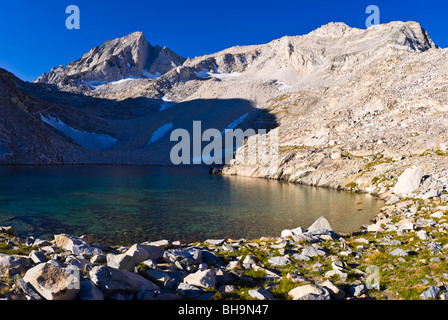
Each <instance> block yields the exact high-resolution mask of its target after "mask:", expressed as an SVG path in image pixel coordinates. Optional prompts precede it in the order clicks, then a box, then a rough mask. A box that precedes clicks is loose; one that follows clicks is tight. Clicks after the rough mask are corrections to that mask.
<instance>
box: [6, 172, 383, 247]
mask: <svg viewBox="0 0 448 320" xmlns="http://www.w3.org/2000/svg"><path fill="white" fill-rule="evenodd" d="M0 191H1V192H0V225H11V226H13V227H14V228H15V229H16V230H17V231H18V232H19V234H20V235H21V236H22V237H23V236H28V235H34V236H36V237H41V238H52V235H53V234H57V233H69V234H73V235H81V234H87V233H88V234H92V235H93V236H94V238H95V240H96V241H97V242H107V243H117V244H118V243H119V244H131V243H135V242H140V241H146V240H159V239H170V240H180V241H182V242H190V241H202V240H206V239H211V238H214V239H218V238H233V239H238V238H243V237H244V238H246V239H252V238H259V237H261V236H280V233H281V231H282V230H283V229H292V228H296V227H299V226H301V227H303V228H306V227H308V226H309V225H310V224H312V223H313V222H314V221H315V220H316V219H317V218H318V217H320V216H325V217H326V218H327V219H328V220H329V222H330V224H331V225H332V227H333V229H334V230H335V231H339V232H353V231H356V230H359V229H360V227H361V225H363V224H367V223H369V221H370V219H372V218H373V217H374V216H375V215H376V214H377V213H378V212H379V209H380V208H381V206H382V203H381V202H380V201H377V200H376V199H375V198H374V197H371V196H369V195H362V194H354V193H347V192H339V191H335V190H329V189H323V188H316V187H308V186H301V185H296V184H290V183H285V182H279V181H273V180H265V179H256V178H244V177H227V176H217V175H210V174H208V169H207V168H204V167H149V166H55V167H27V166H17V167H15V166H5V167H0Z"/></svg>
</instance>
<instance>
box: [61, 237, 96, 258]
mask: <svg viewBox="0 0 448 320" xmlns="http://www.w3.org/2000/svg"><path fill="white" fill-rule="evenodd" d="M54 239H55V243H56V246H58V247H60V248H62V249H64V250H69V251H71V252H73V253H74V254H78V255H87V256H93V255H95V254H96V255H100V254H102V253H103V252H102V251H101V250H100V249H98V248H95V247H91V246H90V244H89V243H88V242H87V241H86V240H85V239H82V238H79V237H75V236H72V235H68V234H58V235H55V236H54Z"/></svg>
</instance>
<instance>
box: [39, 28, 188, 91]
mask: <svg viewBox="0 0 448 320" xmlns="http://www.w3.org/2000/svg"><path fill="white" fill-rule="evenodd" d="M184 61H185V58H183V57H180V56H179V55H177V54H176V53H174V52H173V51H171V50H170V49H168V48H166V47H163V48H162V47H160V46H155V47H154V46H152V45H151V44H150V43H149V42H148V41H147V40H146V38H145V36H144V34H143V32H140V31H138V32H134V33H131V34H129V35H126V36H124V37H122V38H117V39H114V40H108V41H106V42H104V43H103V44H102V45H101V46H99V47H95V48H92V49H91V50H90V51H89V52H87V53H85V54H84V55H83V56H82V57H81V58H80V59H78V60H75V61H73V62H71V63H69V64H68V65H67V67H65V68H64V67H63V66H59V67H56V68H53V69H52V70H51V71H50V72H49V73H45V74H43V75H42V76H40V77H39V78H38V79H37V80H36V81H35V82H41V83H50V84H56V85H58V86H79V85H83V84H88V83H91V82H98V83H101V82H111V81H117V80H121V79H124V78H129V77H134V78H139V77H143V76H146V77H150V78H151V77H155V76H159V75H162V74H164V73H166V72H167V71H168V70H170V69H171V68H173V67H174V66H178V65H181V64H182V63H183V62H184Z"/></svg>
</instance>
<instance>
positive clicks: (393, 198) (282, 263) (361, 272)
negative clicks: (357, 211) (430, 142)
mask: <svg viewBox="0 0 448 320" xmlns="http://www.w3.org/2000/svg"><path fill="white" fill-rule="evenodd" d="M422 185H425V181H424V176H423V174H422V171H421V169H420V168H418V167H411V168H408V170H406V171H405V172H404V173H403V174H402V175H401V176H400V177H399V179H398V181H397V183H396V184H395V186H394V187H393V188H392V189H391V190H390V192H389V193H388V194H387V195H383V196H382V199H383V200H384V201H385V202H386V205H385V206H384V207H383V208H382V210H381V212H380V214H379V215H378V216H377V217H375V219H373V222H374V223H373V224H371V225H368V226H364V227H365V228H364V229H365V230H363V231H360V232H356V233H353V234H338V233H336V232H334V231H333V230H332V228H331V226H330V224H329V223H328V221H327V220H326V219H325V218H324V217H321V218H319V219H317V220H316V221H315V222H314V223H313V224H312V225H311V226H309V227H308V229H306V230H305V229H302V228H300V227H299V228H296V229H291V230H283V231H282V233H281V235H280V237H274V238H266V237H262V238H260V239H256V240H246V239H239V240H232V239H227V240H225V239H220V240H207V241H205V242H201V243H199V242H198V243H192V244H181V243H179V242H172V241H168V240H160V241H155V242H144V243H137V244H134V245H132V246H130V247H109V246H104V245H99V244H95V243H94V242H93V239H91V237H89V236H81V237H75V236H71V235H66V234H59V235H55V236H54V239H53V240H51V241H48V240H42V239H35V238H33V237H29V238H26V239H21V238H19V237H18V235H17V233H16V232H15V231H14V229H13V228H12V227H2V228H1V229H0V233H1V236H2V239H1V242H0V251H1V252H3V253H0V268H1V269H2V280H1V282H0V295H1V297H2V298H3V299H37V300H39V299H48V300H68V299H82V300H103V299H117V300H131V299H139V300H172V299H187V300H209V299H243V300H246V299H268V300H270V299H296V300H297V299H298V300H329V299H447V298H448V273H447V272H446V270H447V266H448V255H447V253H446V251H447V249H448V233H447V229H448V220H447V219H446V213H447V212H448V206H447V203H446V200H447V199H446V193H444V192H442V193H439V194H435V193H434V194H431V196H430V197H427V196H419V194H415V192H416V190H417V189H418V188H422ZM423 189H425V188H423ZM427 192H429V191H426V189H425V194H427ZM411 196H412V197H411Z"/></svg>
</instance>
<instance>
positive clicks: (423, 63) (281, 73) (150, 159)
mask: <svg viewBox="0 0 448 320" xmlns="http://www.w3.org/2000/svg"><path fill="white" fill-rule="evenodd" d="M447 73H448V66H447V59H446V50H443V49H440V48H438V47H437V46H436V45H435V44H434V43H433V42H432V40H431V39H430V37H429V36H428V34H427V32H426V31H425V30H424V29H423V28H422V27H421V26H420V25H419V24H418V23H416V22H391V23H388V24H384V25H377V26H373V27H371V28H369V29H366V30H363V29H356V28H350V27H349V26H347V25H346V24H344V23H330V24H328V25H325V26H322V27H321V28H319V29H317V30H315V31H313V32H310V33H309V34H306V35H303V36H294V37H290V36H287V37H283V38H281V39H277V40H273V41H271V42H269V43H267V44H261V45H252V46H241V47H232V48H229V49H226V50H223V51H220V52H217V53H214V54H211V55H206V56H202V57H196V58H194V59H190V58H189V59H184V58H181V57H179V56H177V55H176V54H175V53H173V52H171V51H170V50H169V49H164V48H160V47H152V46H151V45H150V44H149V43H148V42H147V41H146V39H145V38H144V36H143V34H142V33H138V32H137V33H133V34H131V35H128V36H126V37H123V38H119V39H115V40H111V41H106V42H105V43H104V44H103V45H102V46H100V47H96V48H94V49H92V50H91V51H90V52H88V53H86V54H85V55H84V56H83V57H82V58H81V59H79V60H76V61H74V62H72V63H70V64H69V65H67V67H66V68H63V67H60V68H57V69H53V70H52V71H51V72H50V73H47V74H44V75H42V76H41V77H40V78H39V79H37V80H36V82H35V83H23V82H20V81H18V80H17V81H13V83H14V85H15V86H16V88H17V90H19V91H20V92H23V93H24V94H26V95H27V96H29V97H30V98H31V99H34V100H33V101H36V103H35V104H36V105H38V104H42V106H45V107H42V108H36V110H35V111H34V113H33V121H35V122H38V123H39V125H38V126H34V127H33V126H31V128H34V129H35V130H36V132H41V129H40V128H42V127H43V128H45V130H50V131H51V132H52V134H50V133H48V134H47V133H45V134H43V135H44V136H48V138H47V139H48V141H39V142H38V143H35V144H34V147H35V148H40V147H42V150H45V151H43V152H42V153H41V154H45V153H46V152H49V153H51V152H53V153H54V154H57V152H56V151H51V152H50V151H47V149H45V148H48V145H50V144H51V143H53V141H54V139H56V138H53V133H54V131H55V130H56V133H57V135H58V139H63V140H67V142H65V143H68V144H67V148H69V146H70V145H71V144H73V143H74V144H75V145H76V146H77V147H76V148H78V149H76V150H78V151H77V152H76V157H75V156H73V157H72V158H70V159H72V161H73V162H79V163H83V162H88V163H91V162H95V161H96V162H98V163H105V162H110V163H138V164H143V163H144V164H170V160H169V151H170V148H171V147H172V146H173V143H172V142H171V141H169V136H170V131H171V130H175V129H176V128H184V129H187V130H191V127H192V123H193V121H195V120H201V121H202V122H203V124H204V127H203V129H204V130H205V129H206V128H217V129H219V130H223V129H224V128H225V127H226V126H227V125H229V124H231V123H233V122H234V121H236V120H237V119H244V121H242V122H241V123H240V124H239V125H240V126H241V127H243V128H248V127H255V128H267V129H273V128H276V129H277V130H278V132H279V138H280V147H281V150H283V151H284V153H283V154H282V157H287V158H288V157H289V158H288V159H289V160H288V161H287V163H288V165H286V164H283V165H281V166H280V168H269V167H267V168H261V167H257V166H255V167H253V168H243V167H238V166H236V165H234V166H231V167H230V169H229V168H227V169H228V172H229V173H231V172H233V173H240V174H249V175H257V176H266V175H268V176H272V177H278V176H282V175H286V174H287V175H289V176H296V175H295V174H294V175H292V174H293V173H294V172H295V173H297V175H299V176H300V173H299V171H298V170H296V169H297V166H299V165H300V164H301V163H302V162H303V161H302V160H303V159H302V158H300V157H298V156H297V157H298V158H297V162H295V161H291V159H292V158H291V157H292V155H296V153H294V152H292V151H294V150H300V152H302V153H305V155H306V156H309V157H310V158H312V155H313V154H314V153H313V152H316V150H320V152H322V150H326V151H325V152H330V151H333V149H335V150H337V151H338V152H349V153H351V154H356V155H358V156H359V157H363V156H366V155H370V154H375V153H383V154H387V155H400V154H409V153H410V152H411V153H415V152H420V151H421V150H422V148H432V147H434V148H438V147H440V144H441V143H442V142H443V141H445V140H446V138H447V137H446V135H445V134H444V131H443V130H445V129H444V128H446V123H445V122H444V121H445V119H446V114H447V113H446V112H447V110H446V105H447V103H446V101H448V99H447V87H446V79H448V77H447ZM6 90H10V91H11V90H13V86H12V85H11V86H10V87H7V89H6ZM8 99H11V97H9V98H8ZM9 101H10V100H9ZM37 101H38V102H37ZM25 105H26V104H25ZM48 105H50V106H52V107H51V108H48V107H47V106H48ZM16 107H17V108H18V107H19V106H16ZM37 110H40V111H39V112H38V111H37ZM246 114H248V116H247V117H243V116H244V115H246ZM434 114H437V117H436V118H432V116H431V115H434ZM10 116H12V115H6V116H5V117H6V119H7V118H8V117H10ZM406 117H408V118H409V119H407V118H406ZM397 119H399V121H397ZM397 123H399V124H400V126H397ZM419 126H420V127H419ZM70 128H72V129H74V130H77V131H76V132H75V133H73V132H72V131H71V129H70ZM410 128H411V129H412V130H411V129H410ZM162 129H163V130H162ZM8 130H9V133H8V134H9V135H10V137H12V135H13V132H14V129H13V128H9V129H8ZM407 130H411V131H412V132H410V133H409V132H407ZM162 131H163V133H164V134H163V135H162V134H161V132H162ZM414 131H415V133H418V134H419V138H418V139H411V138H408V135H410V136H412V135H413V134H414ZM17 132H20V131H17ZM42 132H43V131H42ZM45 132H47V131H45ZM83 132H84V133H85V134H81V133H83ZM404 132H407V133H404ZM90 133H94V134H97V135H99V136H97V138H99V137H103V138H104V136H102V135H107V136H109V137H110V138H107V139H106V140H104V141H106V142H109V143H110V144H107V145H108V146H109V148H107V149H105V150H89V148H87V146H94V145H102V144H95V143H93V144H92V143H90V144H86V143H85V140H83V139H85V138H86V137H94V136H92V135H90ZM155 133H157V134H156V136H157V139H155V138H154V134H155ZM8 134H6V136H8ZM37 136H39V134H37ZM112 139H115V140H116V143H113V144H112V142H114V141H115V140H112ZM5 141H7V139H6V138H5ZM58 141H59V140H58ZM104 141H103V142H104ZM150 141H151V143H149V142H150ZM331 141H332V142H331ZM335 141H336V142H335ZM378 141H380V142H381V143H380V142H378ZM330 142H331V146H330V145H329V143H330ZM17 143H19V142H17ZM20 143H24V142H20ZM57 145H59V142H58V143H57ZM432 145H434V146H432ZM9 146H10V144H9ZM4 147H5V148H9V149H11V147H8V144H5V145H4ZM79 148H80V149H79ZM52 150H53V149H52ZM291 152H292V153H291ZM308 152H310V154H308ZM53 153H51V154H53ZM6 154H7V153H5V152H4V155H5V156H4V159H5V161H10V162H13V161H17V159H22V158H20V157H22V156H20V157H19V155H18V154H14V153H13V154H11V155H9V156H6ZM66 154H68V155H70V154H71V153H70V152H68V151H67V152H66ZM291 154H292V155H291ZM325 154H326V153H325ZM67 157H68V156H67ZM30 159H32V157H30ZM282 159H283V158H282ZM283 160H285V159H283ZM283 160H282V161H283ZM27 161H28V160H27ZM30 161H32V160H30ZM39 161H40V160H39ZM46 161H48V162H49V163H51V162H53V161H55V160H54V157H49V159H47V160H46ZM301 161H302V162H301ZM284 163H286V162H284ZM303 163H306V162H303ZM310 165H311V164H310ZM311 166H312V165H311ZM313 170H315V169H313ZM266 172H269V174H267V173H266ZM286 172H289V173H286ZM305 172H306V174H308V172H309V170H305ZM335 172H336V171H335ZM312 176H313V175H312V174H311V175H310V177H312Z"/></svg>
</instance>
